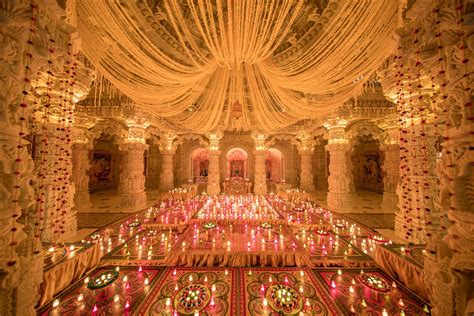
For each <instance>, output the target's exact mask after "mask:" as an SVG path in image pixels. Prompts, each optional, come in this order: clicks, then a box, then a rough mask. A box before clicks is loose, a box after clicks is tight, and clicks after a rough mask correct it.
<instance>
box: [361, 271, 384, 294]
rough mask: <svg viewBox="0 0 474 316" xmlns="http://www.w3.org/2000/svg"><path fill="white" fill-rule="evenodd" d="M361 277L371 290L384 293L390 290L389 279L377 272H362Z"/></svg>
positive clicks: (362, 281)
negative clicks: (386, 279)
mask: <svg viewBox="0 0 474 316" xmlns="http://www.w3.org/2000/svg"><path fill="white" fill-rule="evenodd" d="M359 278H360V282H361V283H362V284H363V285H364V286H366V287H368V288H369V289H371V290H374V291H377V292H383V293H385V292H389V291H390V285H389V284H388V283H387V281H385V279H383V278H381V277H379V276H377V275H375V274H372V273H361V274H360V276H359Z"/></svg>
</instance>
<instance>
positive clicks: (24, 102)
mask: <svg viewBox="0 0 474 316" xmlns="http://www.w3.org/2000/svg"><path fill="white" fill-rule="evenodd" d="M30 8H31V17H30V25H29V29H28V39H27V41H26V49H25V52H24V62H25V70H24V77H23V90H22V95H21V100H20V104H19V106H20V116H19V121H20V122H19V127H20V131H19V132H18V144H17V146H16V154H15V156H16V158H15V161H14V164H13V174H14V178H13V190H12V195H11V196H12V200H11V202H12V204H13V205H12V206H13V215H12V228H11V229H10V232H11V236H10V244H9V248H10V249H9V252H10V254H9V255H10V260H9V261H7V266H9V267H12V266H14V265H15V264H16V259H15V258H16V257H17V256H16V251H15V248H16V246H17V245H18V241H17V240H15V235H16V232H17V230H18V228H17V220H18V218H19V216H20V214H21V206H20V200H19V199H20V189H21V185H20V177H21V175H22V173H21V170H22V162H23V160H22V158H21V155H22V152H23V149H24V148H25V145H24V137H25V136H26V131H25V130H26V126H25V125H26V124H27V122H28V119H27V113H28V112H27V109H28V107H29V104H28V103H29V99H28V97H29V95H30V91H29V88H30V85H31V78H30V75H31V67H30V65H31V62H32V59H33V54H32V46H33V36H34V34H35V33H36V30H35V23H36V16H37V12H36V10H37V6H36V4H35V2H34V1H31V2H30Z"/></svg>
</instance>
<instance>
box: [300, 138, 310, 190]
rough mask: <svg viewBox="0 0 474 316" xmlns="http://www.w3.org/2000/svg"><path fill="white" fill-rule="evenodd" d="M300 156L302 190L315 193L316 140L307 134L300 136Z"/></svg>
mask: <svg viewBox="0 0 474 316" xmlns="http://www.w3.org/2000/svg"><path fill="white" fill-rule="evenodd" d="M297 138H298V139H299V141H300V142H299V145H298V146H297V148H298V154H299V155H300V158H301V168H300V188H301V189H302V190H305V191H314V182H313V181H314V178H313V149H314V139H313V138H312V137H310V136H309V135H307V134H303V135H298V136H297Z"/></svg>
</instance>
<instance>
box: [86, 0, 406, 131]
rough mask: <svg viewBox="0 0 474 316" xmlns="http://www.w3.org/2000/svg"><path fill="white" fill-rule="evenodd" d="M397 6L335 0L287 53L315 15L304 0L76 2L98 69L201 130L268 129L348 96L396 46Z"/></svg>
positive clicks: (375, 0) (142, 101)
mask: <svg viewBox="0 0 474 316" xmlns="http://www.w3.org/2000/svg"><path fill="white" fill-rule="evenodd" d="M397 9H398V3H397V1H393V0H360V1H329V4H328V5H327V6H326V8H325V10H324V12H322V14H321V16H320V18H319V20H318V21H317V22H316V23H314V25H313V27H316V28H318V29H319V31H318V32H315V33H314V34H316V35H315V36H314V38H313V39H312V40H311V41H310V42H309V43H307V44H306V45H302V44H301V43H300V41H298V40H297V43H293V44H292V45H293V46H294V48H295V49H296V50H295V49H292V51H293V52H292V53H291V54H287V55H288V56H286V57H285V56H283V57H281V56H282V55H283V54H280V55H278V53H279V51H278V48H279V47H281V45H283V44H287V43H288V41H289V38H290V37H294V33H295V30H294V25H295V23H296V22H299V24H301V23H300V22H301V19H308V17H307V16H308V4H306V3H305V2H304V1H302V0H164V2H163V5H161V6H160V7H159V8H158V10H156V11H152V10H154V8H151V7H150V6H149V5H148V4H147V3H146V2H145V1H144V0H138V1H137V0H120V1H117V0H101V1H96V0H81V1H78V2H77V13H78V27H79V32H80V34H81V37H82V47H83V50H84V52H85V54H86V56H87V57H88V58H89V59H91V61H92V62H93V63H94V64H95V65H96V67H97V68H98V70H99V71H100V72H101V73H102V74H103V75H104V76H105V77H107V79H108V80H110V81H111V82H112V83H113V84H114V85H115V86H116V87H117V88H118V89H120V90H121V91H122V92H123V93H125V94H126V95H128V96H129V97H130V98H131V99H133V100H134V102H136V103H137V104H138V105H139V106H142V107H146V108H147V109H148V110H152V111H154V112H155V113H156V114H157V115H159V116H162V117H168V118H169V119H170V120H171V121H173V122H174V123H175V124H177V125H179V126H183V127H186V128H188V129H192V130H195V131H196V132H205V131H209V130H213V129H216V128H220V129H225V128H242V129H250V128H251V127H254V125H258V127H259V128H260V129H261V130H264V131H269V132H271V131H275V130H278V129H281V128H284V127H286V126H288V125H290V124H293V123H295V122H297V121H298V120H301V119H303V118H315V117H318V116H320V115H322V114H323V113H326V112H328V111H331V110H332V109H334V108H335V107H337V106H339V105H341V104H342V103H344V102H345V101H346V100H347V99H349V98H350V97H352V96H355V95H356V94H357V93H358V91H359V90H360V87H361V85H362V83H363V80H357V79H358V78H359V79H360V78H367V77H368V76H369V75H370V74H371V73H372V72H373V71H374V70H375V69H376V68H377V67H378V66H379V65H380V64H381V63H382V62H383V60H385V59H386V58H387V57H388V55H389V54H390V53H391V52H392V51H393V48H394V47H393V44H394V41H393V38H392V33H393V31H394V29H395V28H396V26H397ZM277 52H278V53H277ZM277 55H278V56H277ZM235 101H239V103H240V104H242V112H243V115H242V117H240V118H238V119H236V118H234V117H232V116H231V110H232V106H231V105H232V104H233V103H234V102H235ZM192 105H193V107H192V110H193V111H190V110H188V109H189V108H190V106H192ZM236 120H238V122H236Z"/></svg>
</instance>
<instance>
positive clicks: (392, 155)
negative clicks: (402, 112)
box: [380, 128, 400, 213]
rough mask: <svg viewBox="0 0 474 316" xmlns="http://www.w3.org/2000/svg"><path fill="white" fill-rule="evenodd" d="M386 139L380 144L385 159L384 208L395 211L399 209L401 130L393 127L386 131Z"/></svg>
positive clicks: (383, 168)
mask: <svg viewBox="0 0 474 316" xmlns="http://www.w3.org/2000/svg"><path fill="white" fill-rule="evenodd" d="M386 136H387V137H386V138H385V141H384V142H383V143H382V144H381V145H380V151H381V152H382V154H383V157H384V160H383V164H382V171H383V198H382V205H381V207H382V209H383V210H384V211H386V212H389V213H393V212H397V210H398V195H397V186H398V184H399V182H400V145H399V144H398V139H399V130H398V128H393V129H390V130H387V131H386Z"/></svg>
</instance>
